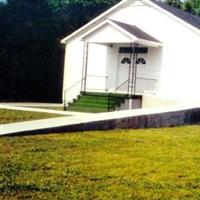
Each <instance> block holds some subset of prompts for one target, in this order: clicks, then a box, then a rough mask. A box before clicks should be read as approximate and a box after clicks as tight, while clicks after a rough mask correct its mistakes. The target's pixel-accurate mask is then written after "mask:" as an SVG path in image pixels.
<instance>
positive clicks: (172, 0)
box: [166, 0, 200, 16]
mask: <svg viewBox="0 0 200 200" xmlns="http://www.w3.org/2000/svg"><path fill="white" fill-rule="evenodd" d="M166 3H168V4H169V5H170V6H174V7H177V8H181V9H183V10H185V11H187V12H189V13H191V14H195V15H199V16H200V0H185V1H180V0H166Z"/></svg>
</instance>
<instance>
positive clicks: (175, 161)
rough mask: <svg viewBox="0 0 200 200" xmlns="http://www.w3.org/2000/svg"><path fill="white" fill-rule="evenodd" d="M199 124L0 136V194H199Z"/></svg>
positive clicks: (135, 196)
mask: <svg viewBox="0 0 200 200" xmlns="http://www.w3.org/2000/svg"><path fill="white" fill-rule="evenodd" d="M199 130H200V126H188V127H178V128H162V129H145V130H114V131H108V132H99V131H95V132H85V133H74V134H65V135H63V134H55V135H37V136H30V137H7V138H0V160H1V162H0V199H7V200H8V199H12V200H15V199H42V200H44V199H63V200H64V199H74V200H75V199H78V200H79V199H91V200H93V199H105V200H106V199H109V200H110V199H119V200H121V199H127V200H128V199H130V200H131V199H136V200H137V199H138V200H139V199H144V200H145V199H146V200H153V199H154V200H155V199H162V200H169V199H177V200H178V199H180V200H182V199H188V200H189V199H193V200H198V199H199V197H200V187H199V181H200V178H199V177H200V162H199V159H200V146H199V144H200V135H199Z"/></svg>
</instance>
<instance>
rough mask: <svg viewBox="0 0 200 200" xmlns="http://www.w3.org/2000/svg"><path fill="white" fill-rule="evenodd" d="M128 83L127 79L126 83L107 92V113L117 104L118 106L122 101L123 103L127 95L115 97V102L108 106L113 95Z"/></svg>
mask: <svg viewBox="0 0 200 200" xmlns="http://www.w3.org/2000/svg"><path fill="white" fill-rule="evenodd" d="M128 81H129V79H127V80H126V81H124V82H123V83H122V84H121V85H119V86H118V87H116V88H115V89H114V90H113V91H112V92H109V93H108V112H109V111H110V110H111V109H113V108H114V107H115V106H116V105H117V104H120V103H121V102H122V101H124V98H126V97H127V96H128V94H125V95H123V96H121V97H117V100H116V101H115V102H114V103H112V104H110V101H111V97H112V95H113V94H116V93H117V91H118V90H119V89H120V88H121V87H122V86H124V85H125V84H126V83H127V82H128Z"/></svg>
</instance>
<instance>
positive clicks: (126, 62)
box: [121, 57, 131, 64]
mask: <svg viewBox="0 0 200 200" xmlns="http://www.w3.org/2000/svg"><path fill="white" fill-rule="evenodd" d="M121 64H131V60H130V58H128V57H125V58H123V59H122V60H121Z"/></svg>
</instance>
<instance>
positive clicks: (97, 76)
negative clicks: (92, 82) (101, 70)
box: [87, 74, 109, 79]
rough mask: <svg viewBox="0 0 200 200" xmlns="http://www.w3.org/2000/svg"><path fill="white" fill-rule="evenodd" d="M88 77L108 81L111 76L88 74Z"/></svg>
mask: <svg viewBox="0 0 200 200" xmlns="http://www.w3.org/2000/svg"><path fill="white" fill-rule="evenodd" d="M87 77H95V78H104V79H108V78H109V76H103V75H102V76H101V75H92V74H88V75H87Z"/></svg>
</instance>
